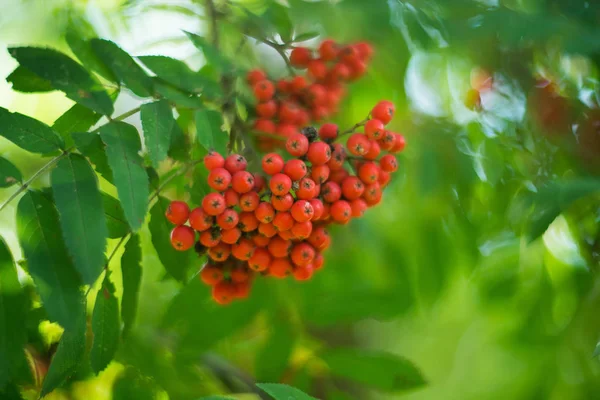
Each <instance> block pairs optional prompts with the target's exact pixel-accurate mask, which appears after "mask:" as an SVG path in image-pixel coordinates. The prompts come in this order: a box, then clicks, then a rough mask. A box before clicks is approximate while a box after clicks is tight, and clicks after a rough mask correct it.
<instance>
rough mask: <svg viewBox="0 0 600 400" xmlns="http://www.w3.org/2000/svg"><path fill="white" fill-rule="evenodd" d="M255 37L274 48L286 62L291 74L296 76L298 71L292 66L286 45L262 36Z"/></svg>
mask: <svg viewBox="0 0 600 400" xmlns="http://www.w3.org/2000/svg"><path fill="white" fill-rule="evenodd" d="M252 37H254V36H252ZM254 38H255V39H256V40H258V41H260V42H262V43H264V44H266V45H267V46H269V47H271V48H272V49H274V50H275V51H276V52H277V53H278V54H279V55H280V56H281V58H282V59H283V61H284V62H285V66H286V67H287V69H288V72H289V73H290V75H292V76H296V71H294V67H292V63H290V58H289V57H288V56H287V54H285V48H286V46H285V45H282V44H279V43H275V42H272V41H270V40H269V39H263V38H260V37H254Z"/></svg>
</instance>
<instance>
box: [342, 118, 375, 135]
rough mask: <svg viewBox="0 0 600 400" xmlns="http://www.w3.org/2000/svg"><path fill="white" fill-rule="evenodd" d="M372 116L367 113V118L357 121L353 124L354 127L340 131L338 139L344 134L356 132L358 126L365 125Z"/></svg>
mask: <svg viewBox="0 0 600 400" xmlns="http://www.w3.org/2000/svg"><path fill="white" fill-rule="evenodd" d="M369 119H370V117H369V116H368V115H367V118H365V119H363V120H362V121H360V122H357V123H356V124H354V125H353V126H352V128H349V129H346V130H345V131H342V132H340V134H339V135H338V139H339V138H341V137H342V136H345V135H348V134H350V133H354V131H355V130H356V129H357V128H360V127H361V126H364V125H365V124H366V123H367V122H368V121H369Z"/></svg>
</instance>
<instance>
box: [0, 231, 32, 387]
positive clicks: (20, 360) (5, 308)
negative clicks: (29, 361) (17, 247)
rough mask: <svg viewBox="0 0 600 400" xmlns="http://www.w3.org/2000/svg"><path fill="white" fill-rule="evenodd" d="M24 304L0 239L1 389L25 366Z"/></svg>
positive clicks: (7, 249)
mask: <svg viewBox="0 0 600 400" xmlns="http://www.w3.org/2000/svg"><path fill="white" fill-rule="evenodd" d="M26 312H27V302H26V299H25V296H24V294H23V288H21V284H20V283H19V278H18V276H17V269H16V268H15V262H14V261H13V258H12V255H11V253H10V250H9V248H8V246H7V245H6V242H5V241H4V239H3V238H2V237H1V236H0V389H3V388H4V387H5V385H6V384H7V383H8V382H9V381H11V380H12V378H13V377H14V373H15V371H17V370H18V369H19V368H20V367H21V366H22V365H24V364H25V352H24V350H23V346H24V345H25V342H26V340H27V330H26V328H25V319H24V318H23V316H24V315H25V314H26Z"/></svg>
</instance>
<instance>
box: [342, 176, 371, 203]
mask: <svg viewBox="0 0 600 400" xmlns="http://www.w3.org/2000/svg"><path fill="white" fill-rule="evenodd" d="M364 191H365V185H364V184H363V183H362V182H361V181H360V179H358V178H357V177H356V176H349V177H347V178H345V179H344V180H343V181H342V194H343V195H344V198H346V200H354V199H358V198H359V197H360V196H362V194H363V192H364Z"/></svg>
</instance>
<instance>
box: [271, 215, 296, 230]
mask: <svg viewBox="0 0 600 400" xmlns="http://www.w3.org/2000/svg"><path fill="white" fill-rule="evenodd" d="M273 226H274V227H275V229H277V231H278V232H284V231H289V230H290V229H292V226H294V217H292V214H290V213H289V212H287V211H284V212H278V213H277V214H276V215H275V218H273Z"/></svg>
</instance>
